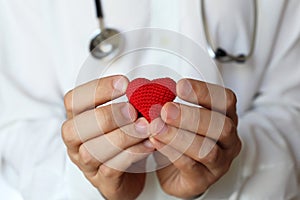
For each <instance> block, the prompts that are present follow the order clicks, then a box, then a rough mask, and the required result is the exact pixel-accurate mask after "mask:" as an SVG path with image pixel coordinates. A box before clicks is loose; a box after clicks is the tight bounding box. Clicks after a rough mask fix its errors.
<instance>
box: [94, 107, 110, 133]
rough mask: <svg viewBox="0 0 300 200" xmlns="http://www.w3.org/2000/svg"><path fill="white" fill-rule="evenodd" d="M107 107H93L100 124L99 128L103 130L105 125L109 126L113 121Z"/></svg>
mask: <svg viewBox="0 0 300 200" xmlns="http://www.w3.org/2000/svg"><path fill="white" fill-rule="evenodd" d="M108 110H109V107H107V106H106V107H100V108H96V109H95V114H96V118H97V121H98V122H99V124H100V128H101V129H103V130H105V129H106V128H105V127H110V126H111V125H112V123H113V121H112V117H111V113H110V112H109V111H108Z"/></svg>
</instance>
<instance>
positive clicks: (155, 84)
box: [126, 78, 176, 122]
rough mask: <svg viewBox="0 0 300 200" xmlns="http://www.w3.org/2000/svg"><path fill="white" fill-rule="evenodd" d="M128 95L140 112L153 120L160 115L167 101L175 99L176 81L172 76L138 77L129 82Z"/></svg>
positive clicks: (149, 120) (149, 119)
mask: <svg viewBox="0 0 300 200" xmlns="http://www.w3.org/2000/svg"><path fill="white" fill-rule="evenodd" d="M126 95H127V97H128V99H129V102H130V103H131V104H132V105H133V106H134V107H135V108H136V109H137V111H138V112H139V114H141V115H142V116H143V117H145V118H146V119H147V120H148V122H151V121H152V120H154V119H156V118H157V117H159V116H160V111H161V108H162V106H163V105H164V104H165V103H167V102H170V101H173V100H174V99H175V97H176V82H175V81H173V80H172V79H170V78H160V79H155V80H152V81H150V80H148V79H145V78H138V79H135V80H133V81H131V82H130V83H129V85H128V88H127V91H126Z"/></svg>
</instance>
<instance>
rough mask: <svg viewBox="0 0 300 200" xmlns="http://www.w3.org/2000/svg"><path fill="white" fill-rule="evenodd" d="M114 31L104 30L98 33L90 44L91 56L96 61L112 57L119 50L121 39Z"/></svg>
mask: <svg viewBox="0 0 300 200" xmlns="http://www.w3.org/2000/svg"><path fill="white" fill-rule="evenodd" d="M118 34H119V32H118V31H117V30H115V29H110V28H105V29H103V30H102V31H100V33H98V34H97V35H96V36H95V37H94V38H93V39H92V40H91V43H90V52H91V54H92V55H93V56H94V57H95V58H98V59H103V58H106V57H108V56H113V55H116V54H117V53H118V50H119V49H120V43H121V38H120V37H119V36H117V35H118Z"/></svg>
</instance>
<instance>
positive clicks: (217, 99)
mask: <svg viewBox="0 0 300 200" xmlns="http://www.w3.org/2000/svg"><path fill="white" fill-rule="evenodd" d="M176 92H177V95H178V96H179V97H180V98H181V99H183V100H185V101H188V102H191V103H195V104H197V105H201V106H203V107H205V108H208V109H210V110H214V111H218V112H221V113H223V114H226V115H228V116H229V117H230V118H232V119H233V120H234V121H235V122H237V115H236V102H237V99H236V96H235V94H234V93H233V92H232V91H231V90H230V89H227V88H224V87H222V86H218V85H215V84H210V83H206V82H202V81H198V80H193V79H182V80H180V81H179V82H178V83H177V87H176Z"/></svg>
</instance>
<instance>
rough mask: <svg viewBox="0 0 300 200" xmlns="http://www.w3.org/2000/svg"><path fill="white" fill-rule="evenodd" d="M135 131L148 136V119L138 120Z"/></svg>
mask: <svg viewBox="0 0 300 200" xmlns="http://www.w3.org/2000/svg"><path fill="white" fill-rule="evenodd" d="M134 126H135V130H136V131H137V132H138V133H140V134H143V135H147V133H148V122H147V120H146V119H144V118H140V119H138V120H137V121H136V122H135V124H134Z"/></svg>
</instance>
